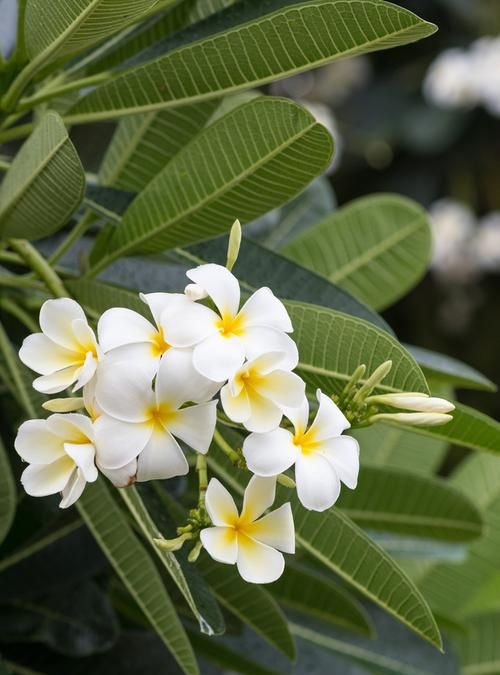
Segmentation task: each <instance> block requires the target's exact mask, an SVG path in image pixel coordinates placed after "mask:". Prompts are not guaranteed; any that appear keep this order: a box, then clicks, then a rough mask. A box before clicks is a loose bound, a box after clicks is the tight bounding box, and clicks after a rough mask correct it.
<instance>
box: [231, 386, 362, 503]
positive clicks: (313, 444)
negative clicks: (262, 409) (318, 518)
mask: <svg viewBox="0 0 500 675" xmlns="http://www.w3.org/2000/svg"><path fill="white" fill-rule="evenodd" d="M317 398H318V402H319V407H318V412H317V414H316V417H315V419H314V421H313V423H312V424H311V426H309V425H308V419H309V402H308V400H307V398H305V397H304V399H303V402H302V405H301V406H300V407H299V408H295V409H292V410H288V411H286V413H285V414H286V416H287V417H288V418H289V420H290V421H291V422H292V424H293V427H294V432H292V431H289V430H288V429H283V428H279V429H275V430H274V431H270V432H269V433H265V434H256V433H253V434H250V435H249V436H247V438H246V439H245V441H244V443H243V455H244V456H245V459H246V462H247V466H248V468H249V469H250V471H252V472H253V473H255V474H256V475H258V476H276V475H278V474H280V473H282V472H283V471H286V470H287V469H289V468H290V467H291V466H293V465H295V482H296V484H297V494H298V497H299V499H300V501H301V502H302V504H303V506H305V507H306V509H311V510H313V511H325V510H326V509H329V508H330V507H331V506H333V505H334V504H335V502H336V501H337V499H338V497H339V495H340V483H341V481H342V482H343V483H344V484H345V485H347V487H349V488H351V489H354V488H355V487H356V485H357V481H358V472H359V445H358V442H357V441H356V439H354V438H352V437H351V436H342V433H343V432H344V431H345V430H346V429H348V428H349V427H350V424H349V422H348V420H347V419H346V418H345V416H344V415H343V413H342V412H341V411H340V409H339V408H338V407H337V405H336V404H335V403H334V402H333V401H332V399H331V398H329V397H328V396H325V394H323V393H322V392H321V391H320V390H319V389H318V391H317Z"/></svg>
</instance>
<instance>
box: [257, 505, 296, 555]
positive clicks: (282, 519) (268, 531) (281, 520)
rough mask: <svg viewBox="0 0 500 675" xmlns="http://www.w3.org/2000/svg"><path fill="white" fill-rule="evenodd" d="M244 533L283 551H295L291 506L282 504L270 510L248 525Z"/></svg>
mask: <svg viewBox="0 0 500 675" xmlns="http://www.w3.org/2000/svg"><path fill="white" fill-rule="evenodd" d="M245 534H246V535H247V536H249V537H251V538H252V539H255V540H256V541H259V542H260V543H261V544H267V546H272V547H273V548H277V549H278V550H280V551H283V553H295V526H294V524H293V515H292V507H291V506H290V504H289V503H288V504H283V505H282V506H280V507H279V509H276V510H275V511H271V513H268V514H267V515H265V516H262V518H259V520H256V521H255V522H254V523H252V524H251V525H250V526H248V527H246V528H245Z"/></svg>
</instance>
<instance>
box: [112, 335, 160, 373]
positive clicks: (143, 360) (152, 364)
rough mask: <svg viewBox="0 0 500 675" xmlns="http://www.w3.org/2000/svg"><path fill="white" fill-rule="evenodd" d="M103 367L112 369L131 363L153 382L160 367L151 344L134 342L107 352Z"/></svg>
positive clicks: (156, 351) (158, 359)
mask: <svg viewBox="0 0 500 675" xmlns="http://www.w3.org/2000/svg"><path fill="white" fill-rule="evenodd" d="M104 363H105V367H106V368H108V367H112V366H115V365H116V364H119V363H122V364H123V363H129V364H130V363H133V364H134V368H137V369H138V370H141V372H142V373H143V374H144V377H146V375H147V376H148V378H149V379H150V381H152V380H153V378H154V376H155V375H156V373H157V372H158V366H159V365H160V356H159V354H158V350H157V349H155V345H154V344H152V343H151V342H136V343H135V344H130V345H122V346H121V347H115V349H112V350H111V351H109V352H107V354H106V357H105V360H104Z"/></svg>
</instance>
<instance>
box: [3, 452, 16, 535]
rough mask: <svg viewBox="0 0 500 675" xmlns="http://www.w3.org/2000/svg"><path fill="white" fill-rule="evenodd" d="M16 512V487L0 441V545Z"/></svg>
mask: <svg viewBox="0 0 500 675" xmlns="http://www.w3.org/2000/svg"><path fill="white" fill-rule="evenodd" d="M15 512H16V487H15V485H14V477H13V475H12V470H11V468H10V462H9V458H8V457H7V453H6V451H5V448H4V445H3V443H2V440H1V439H0V544H1V543H2V541H3V540H4V539H5V537H6V535H7V533H8V531H9V529H10V526H11V525H12V521H13V520H14V514H15Z"/></svg>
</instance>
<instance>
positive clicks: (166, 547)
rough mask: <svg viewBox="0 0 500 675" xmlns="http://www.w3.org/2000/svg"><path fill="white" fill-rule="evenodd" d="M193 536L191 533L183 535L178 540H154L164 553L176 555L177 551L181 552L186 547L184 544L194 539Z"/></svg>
mask: <svg viewBox="0 0 500 675" xmlns="http://www.w3.org/2000/svg"><path fill="white" fill-rule="evenodd" d="M192 538H193V535H192V534H191V532H186V533H185V534H182V535H181V536H180V537H177V538H176V539H153V541H154V543H155V544H156V546H158V548H161V549H162V550H163V551H169V552H170V553H174V552H175V551H180V550H181V548H182V547H183V546H184V543H185V542H186V541H188V539H192Z"/></svg>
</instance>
